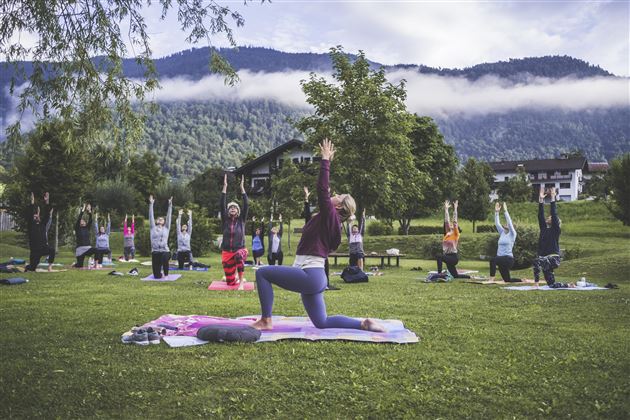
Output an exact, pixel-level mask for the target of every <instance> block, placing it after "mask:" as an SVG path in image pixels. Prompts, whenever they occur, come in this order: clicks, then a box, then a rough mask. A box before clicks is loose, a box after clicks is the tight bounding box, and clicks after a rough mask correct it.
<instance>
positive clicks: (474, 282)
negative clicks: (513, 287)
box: [464, 279, 532, 284]
mask: <svg viewBox="0 0 630 420" xmlns="http://www.w3.org/2000/svg"><path fill="white" fill-rule="evenodd" d="M464 283H470V284H531V283H532V282H531V281H518V282H514V281H512V282H505V281H503V280H474V279H473V280H464Z"/></svg>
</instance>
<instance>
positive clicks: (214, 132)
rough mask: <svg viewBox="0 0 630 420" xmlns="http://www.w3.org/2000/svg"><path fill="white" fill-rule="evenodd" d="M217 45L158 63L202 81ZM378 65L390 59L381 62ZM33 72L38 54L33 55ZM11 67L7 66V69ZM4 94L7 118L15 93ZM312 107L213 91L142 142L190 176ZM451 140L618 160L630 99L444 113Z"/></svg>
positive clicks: (310, 57)
mask: <svg viewBox="0 0 630 420" xmlns="http://www.w3.org/2000/svg"><path fill="white" fill-rule="evenodd" d="M219 52H220V53H221V54H222V55H223V56H224V57H225V58H226V59H227V60H228V61H229V62H230V63H231V64H232V66H233V67H234V68H235V69H236V70H249V71H252V72H263V73H270V72H283V71H288V70H294V71H313V72H318V73H322V72H327V71H330V70H331V63H330V59H329V56H328V55H327V54H315V53H285V52H280V51H276V50H272V49H268V48H255V47H241V48H239V49H238V50H235V49H221V50H219ZM209 54H210V50H209V49H208V48H199V49H191V50H186V51H182V52H179V53H176V54H173V55H170V56H168V57H163V58H158V59H156V60H155V65H156V69H157V72H158V74H159V77H160V79H161V80H165V79H169V78H174V77H177V78H184V79H189V80H193V81H194V80H199V79H201V78H203V77H205V76H207V75H209V74H210V72H209V69H208V61H209ZM371 66H372V67H373V68H379V67H380V66H381V64H379V63H377V62H371ZM25 68H26V71H27V73H28V72H29V71H30V68H31V66H30V63H26V66H25ZM123 68H124V71H125V74H127V75H129V76H131V77H139V76H141V75H142V73H143V69H142V68H140V67H139V66H138V65H137V64H136V63H135V62H134V61H133V60H125V62H124V66H123ZM384 68H385V69H386V71H395V70H406V71H415V72H417V73H419V74H428V75H436V76H443V77H447V76H448V77H459V78H463V79H467V80H469V81H475V80H478V79H480V78H482V77H485V76H491V75H492V76H496V77H499V78H501V80H503V81H504V82H505V83H508V84H515V85H516V84H519V85H526V84H527V83H528V81H529V80H531V78H532V77H544V78H548V79H552V80H553V79H561V78H565V77H571V78H573V79H585V78H589V77H602V78H616V76H614V75H612V74H611V73H609V72H607V71H606V70H604V69H602V68H600V67H598V66H595V65H591V64H589V63H587V62H585V61H583V60H579V59H576V58H572V57H568V56H546V57H532V58H522V59H510V60H508V61H500V62H496V63H482V64H478V65H475V66H472V67H467V68H463V69H448V68H433V67H428V66H423V65H416V64H399V65H395V66H384ZM4 70H6V71H4ZM11 74H12V70H11V69H10V68H8V69H3V71H2V72H0V87H1V88H3V89H2V92H6V91H7V84H8V83H9V80H10V77H11ZM2 99H3V100H2V101H0V102H2V104H0V114H1V116H2V118H3V120H4V119H5V118H6V116H7V114H8V113H9V112H10V109H9V107H10V106H11V105H10V103H11V102H10V101H9V100H8V98H7V97H6V96H5V97H4V98H2ZM307 112H308V111H307V110H306V109H303V108H295V107H290V106H287V105H282V104H279V103H277V102H274V101H273V100H248V101H238V100H225V99H221V100H219V99H217V100H209V101H198V100H195V101H186V102H181V101H180V102H161V103H160V107H159V109H158V111H157V112H156V114H154V115H152V116H150V117H149V118H148V121H147V125H146V130H145V136H144V139H143V141H142V144H141V145H140V148H141V149H143V148H145V149H150V150H152V151H154V152H155V153H156V154H158V156H159V158H160V161H161V164H162V167H163V169H164V171H165V172H167V173H169V174H170V175H171V176H173V177H175V178H189V177H191V176H194V175H195V174H197V173H199V172H201V171H202V170H203V169H204V168H206V167H207V166H210V165H221V166H224V167H227V166H236V165H239V164H240V162H241V160H242V159H243V158H244V157H245V156H246V155H248V154H260V153H263V152H265V151H267V150H269V149H271V148H272V147H275V146H277V145H279V144H281V143H283V142H285V141H287V140H289V139H291V138H295V137H299V133H298V132H297V131H296V130H295V129H294V128H293V125H292V121H295V120H296V119H298V118H300V117H301V116H302V115H305V113H307ZM434 117H435V119H436V121H437V123H438V125H439V127H440V129H441V131H442V133H443V134H444V136H445V139H446V141H447V142H449V143H451V144H453V145H454V146H455V148H456V150H457V152H458V154H459V155H460V157H461V158H467V157H470V156H472V157H478V158H481V159H483V160H495V159H525V158H549V157H554V156H558V155H559V154H561V153H564V152H568V151H573V150H576V149H581V150H583V151H584V152H585V153H586V155H587V157H588V158H589V159H592V160H600V159H609V158H611V157H613V156H615V155H617V154H619V153H622V152H627V151H630V108H628V107H623V108H606V109H594V110H588V111H564V110H561V109H544V110H536V109H519V110H515V111H509V112H502V113H486V114H480V115H475V116H470V115H469V116H467V115H459V114H458V115H450V116H448V117H444V116H440V115H436V116H434Z"/></svg>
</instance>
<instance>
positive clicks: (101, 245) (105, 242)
mask: <svg viewBox="0 0 630 420" xmlns="http://www.w3.org/2000/svg"><path fill="white" fill-rule="evenodd" d="M111 227H112V221H111V219H110V218H109V214H108V215H107V227H105V226H101V227H99V226H98V213H95V214H94V230H95V232H96V249H95V250H94V260H95V261H94V263H95V264H96V268H102V267H103V255H105V254H109V253H110V252H111V250H110V249H109V234H110V232H111Z"/></svg>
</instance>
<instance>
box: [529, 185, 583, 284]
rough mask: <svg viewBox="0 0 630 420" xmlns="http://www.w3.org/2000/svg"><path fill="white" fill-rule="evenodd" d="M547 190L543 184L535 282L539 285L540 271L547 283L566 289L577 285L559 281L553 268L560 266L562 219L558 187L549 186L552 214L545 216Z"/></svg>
mask: <svg viewBox="0 0 630 420" xmlns="http://www.w3.org/2000/svg"><path fill="white" fill-rule="evenodd" d="M546 196H547V192H546V191H545V186H544V185H542V184H541V186H540V192H539V194H538V226H539V227H540V236H539V237H538V257H536V259H535V260H534V282H535V283H536V285H538V280H539V279H540V272H541V271H542V273H543V276H544V277H545V281H546V282H547V285H548V286H549V287H551V288H553V289H566V288H573V287H575V283H558V282H556V277H555V275H554V273H553V270H554V269H556V268H558V267H559V266H560V226H561V225H562V221H561V220H560V218H559V217H558V210H557V208H556V188H555V187H551V188H549V197H550V198H551V204H550V207H551V214H550V215H549V217H547V218H545V197H546Z"/></svg>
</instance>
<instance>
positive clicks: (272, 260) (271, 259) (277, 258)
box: [267, 251, 284, 265]
mask: <svg viewBox="0 0 630 420" xmlns="http://www.w3.org/2000/svg"><path fill="white" fill-rule="evenodd" d="M283 258H284V255H283V254H282V251H279V252H272V253H271V254H270V255H269V256H267V262H268V263H269V265H276V262H277V263H278V265H282V259H283Z"/></svg>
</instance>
